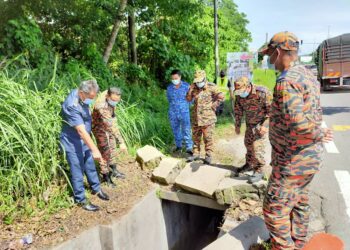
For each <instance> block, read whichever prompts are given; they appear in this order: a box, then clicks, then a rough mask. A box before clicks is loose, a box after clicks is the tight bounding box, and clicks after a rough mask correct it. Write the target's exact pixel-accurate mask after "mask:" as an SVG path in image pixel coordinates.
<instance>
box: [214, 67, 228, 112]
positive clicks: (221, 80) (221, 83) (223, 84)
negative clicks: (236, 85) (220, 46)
mask: <svg viewBox="0 0 350 250" xmlns="http://www.w3.org/2000/svg"><path fill="white" fill-rule="evenodd" d="M214 83H215V84H216V85H217V86H218V88H219V91H221V92H222V93H223V94H224V96H225V97H226V93H227V92H229V91H230V96H231V90H230V87H231V81H230V80H229V79H228V78H227V76H226V73H225V70H221V71H220V77H218V78H217V79H215V82H214ZM223 112H224V102H221V103H220V105H219V107H218V108H217V110H216V115H217V116H220V115H222V113H223Z"/></svg>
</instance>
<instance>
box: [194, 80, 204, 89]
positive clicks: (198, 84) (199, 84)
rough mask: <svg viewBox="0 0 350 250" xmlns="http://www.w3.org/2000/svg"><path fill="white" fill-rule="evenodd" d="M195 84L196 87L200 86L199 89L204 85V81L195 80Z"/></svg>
mask: <svg viewBox="0 0 350 250" xmlns="http://www.w3.org/2000/svg"><path fill="white" fill-rule="evenodd" d="M196 85H197V87H198V88H200V89H201V88H203V87H204V85H205V81H203V82H197V83H196Z"/></svg>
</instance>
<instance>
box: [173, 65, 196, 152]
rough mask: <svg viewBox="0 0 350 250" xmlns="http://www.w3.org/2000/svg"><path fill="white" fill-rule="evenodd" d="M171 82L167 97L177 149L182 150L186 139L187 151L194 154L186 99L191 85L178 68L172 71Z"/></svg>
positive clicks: (188, 105)
mask: <svg viewBox="0 0 350 250" xmlns="http://www.w3.org/2000/svg"><path fill="white" fill-rule="evenodd" d="M171 82H172V83H171V84H170V85H169V86H168V88H167V98H168V101H169V120H170V125H171V128H172V130H173V134H174V137H175V144H176V150H175V151H177V152H179V151H181V150H182V143H183V141H184V142H185V146H186V152H187V153H188V154H191V155H192V148H193V142H192V134H191V120H190V103H189V102H188V101H187V100H186V94H187V92H188V90H189V88H190V85H189V84H188V83H187V82H184V81H182V80H181V71H180V70H177V69H175V70H173V71H172V72H171Z"/></svg>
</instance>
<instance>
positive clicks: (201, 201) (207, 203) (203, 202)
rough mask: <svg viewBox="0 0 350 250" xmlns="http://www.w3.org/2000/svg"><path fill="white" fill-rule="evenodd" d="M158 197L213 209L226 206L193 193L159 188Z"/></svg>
mask: <svg viewBox="0 0 350 250" xmlns="http://www.w3.org/2000/svg"><path fill="white" fill-rule="evenodd" d="M158 195H159V198H161V199H163V200H169V201H175V202H180V203H186V204H190V205H195V206H199V207H206V208H210V209H215V210H222V211H224V210H226V209H227V206H222V205H219V204H218V203H217V202H216V201H215V200H213V199H210V198H207V197H204V196H201V195H195V194H187V193H182V192H171V191H166V190H160V191H159V192H158Z"/></svg>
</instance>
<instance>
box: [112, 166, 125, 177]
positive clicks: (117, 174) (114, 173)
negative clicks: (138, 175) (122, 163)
mask: <svg viewBox="0 0 350 250" xmlns="http://www.w3.org/2000/svg"><path fill="white" fill-rule="evenodd" d="M110 167H111V169H112V176H113V177H115V178H121V179H125V174H123V173H122V172H120V171H119V170H118V169H117V165H111V166H110Z"/></svg>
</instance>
